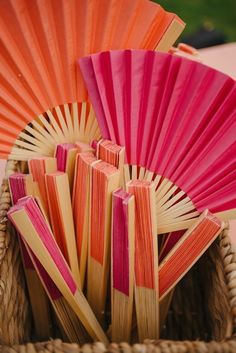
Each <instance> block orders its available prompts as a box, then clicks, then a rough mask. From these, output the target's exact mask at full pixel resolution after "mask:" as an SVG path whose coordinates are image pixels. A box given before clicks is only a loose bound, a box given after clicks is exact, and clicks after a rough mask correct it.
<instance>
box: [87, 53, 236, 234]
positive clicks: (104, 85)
mask: <svg viewBox="0 0 236 353" xmlns="http://www.w3.org/2000/svg"><path fill="white" fill-rule="evenodd" d="M80 67H81V69H82V73H83V75H84V78H85V81H86V84H87V87H88V91H89V95H90V99H91V102H92V104H93V107H94V109H95V113H96V117H97V119H98V123H99V126H100V129H101V133H102V136H103V138H106V139H110V140H112V141H113V142H115V143H117V144H119V145H121V146H125V151H126V167H125V171H126V172H125V179H126V181H128V180H129V179H137V178H138V179H147V180H149V181H151V180H152V181H153V182H154V183H155V188H156V204H157V219H158V225H157V232H158V233H166V232H171V231H174V230H179V229H187V228H188V227H189V226H190V225H191V224H192V222H193V220H194V219H195V218H196V217H197V216H198V215H199V213H200V212H202V211H203V210H204V209H206V208H207V209H209V210H210V211H211V212H213V213H217V216H218V217H220V218H223V219H229V218H230V217H235V209H236V168H235V165H236V153H235V152H236V83H235V81H234V80H233V79H231V78H229V77H228V76H226V75H224V74H222V73H220V72H217V71H216V70H214V69H211V68H209V67H206V66H204V65H202V64H200V63H197V62H194V61H190V60H187V59H185V58H181V57H175V56H172V55H170V54H164V53H157V52H152V51H144V50H124V51H110V52H103V53H99V54H94V55H91V56H89V57H86V58H83V59H81V60H80ZM218 213H219V214H218Z"/></svg>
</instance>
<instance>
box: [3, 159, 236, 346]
mask: <svg viewBox="0 0 236 353" xmlns="http://www.w3.org/2000/svg"><path fill="white" fill-rule="evenodd" d="M17 169H19V165H18V164H17V163H16V162H13V161H9V162H8V164H7V169H6V178H5V179H4V182H3V185H2V189H1V196H0V212H1V214H0V218H1V222H0V344H2V346H0V352H3V353H10V352H11V353H14V352H19V353H24V352H27V353H35V352H40V353H44V352H45V353H46V352H47V353H48V352H55V353H63V352H65V353H76V352H84V353H90V352H94V353H102V352H108V351H109V352H114V353H115V352H120V351H123V352H124V353H126V352H127V353H129V352H131V351H133V352H135V353H148V352H150V353H151V352H152V353H154V352H155V353H161V352H163V353H169V352H173V353H177V352H181V353H185V352H186V353H187V352H191V353H193V352H204V353H206V352H212V353H213V352H217V353H218V352H224V353H226V352H232V353H233V352H236V339H234V334H235V333H236V253H235V252H234V250H233V247H232V245H231V243H230V239H229V237H228V235H227V233H228V229H225V230H224V231H223V232H222V234H221V235H220V237H219V238H218V239H217V241H215V242H214V244H213V245H212V246H211V248H210V249H209V250H208V252H207V253H206V254H205V255H204V256H202V257H201V259H200V260H199V261H198V263H197V264H196V265H195V266H194V267H193V269H192V270H191V271H190V272H189V273H188V274H187V275H186V276H185V277H184V278H183V280H182V281H181V282H180V284H179V285H178V286H177V287H176V289H175V293H174V296H173V300H172V304H171V307H170V310H169V313H168V317H167V320H166V323H165V326H164V327H163V330H162V335H161V337H162V339H161V340H160V341H157V342H153V341H146V342H144V343H143V344H134V345H133V346H131V345H129V344H128V343H121V344H119V345H118V344H114V343H112V344H110V345H109V347H105V346H104V345H103V344H102V343H95V344H93V345H90V344H88V345H84V346H83V347H81V348H80V347H79V346H78V345H77V344H68V343H63V342H62V341H61V340H60V339H54V340H53V339H52V340H51V341H49V342H44V343H26V342H29V341H30V340H32V337H33V336H32V327H33V325H32V319H31V311H30V306H29V304H28V297H27V292H26V288H25V281H24V274H23V269H22V264H21V258H20V253H19V247H18V242H17V238H16V236H15V235H14V232H13V231H12V229H11V228H10V226H9V224H8V223H7V219H6V212H7V210H8V208H9V205H10V195H9V190H8V183H7V178H8V176H9V175H10V174H11V173H13V172H14V171H16V170H17Z"/></svg>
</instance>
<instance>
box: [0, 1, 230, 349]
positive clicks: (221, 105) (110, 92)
mask: <svg viewBox="0 0 236 353" xmlns="http://www.w3.org/2000/svg"><path fill="white" fill-rule="evenodd" d="M0 15H1V16H0V20H1V24H0V28H1V29H0V32H1V33H0V34H1V38H2V42H1V56H2V58H1V64H0V73H1V76H0V86H1V90H2V94H1V103H0V124H1V133H0V155H1V157H2V158H8V159H14V160H19V161H26V164H25V173H24V174H23V173H21V172H19V173H15V174H12V175H11V176H10V177H9V186H10V191H11V197H12V204H13V206H12V208H11V209H10V210H9V212H8V218H9V220H10V221H11V222H12V224H13V225H14V227H15V229H16V232H17V234H18V237H19V242H20V247H21V253H22V259H23V264H24V269H25V275H26V281H27V286H28V291H29V297H30V301H31V306H32V311H33V316H34V319H35V330H36V334H37V335H38V337H39V338H45V337H50V336H51V326H50V320H49V316H50V315H49V306H48V305H49V303H48V299H47V298H49V300H50V303H51V305H52V307H53V309H54V311H55V313H56V317H57V320H58V324H59V326H60V328H61V332H62V335H64V337H65V339H67V340H69V341H70V342H79V343H85V342H89V341H91V340H95V341H96V340H99V341H102V342H104V343H108V341H109V340H112V341H114V342H122V341H126V342H131V341H137V340H138V341H143V340H144V339H145V338H149V339H158V338H159V337H160V332H161V329H162V326H163V323H164V322H165V317H166V313H167V311H168V306H169V304H170V301H171V298H172V295H173V292H174V287H175V286H176V284H177V283H178V282H179V281H180V280H181V278H182V277H183V276H184V275H185V274H186V273H187V271H188V270H189V269H190V268H191V267H192V266H193V265H194V264H195V263H196V261H197V260H198V259H199V258H200V256H201V255H202V254H203V253H204V252H205V251H206V250H207V249H208V248H209V246H210V245H211V244H212V242H213V241H214V240H215V239H216V238H217V236H218V235H219V234H220V233H221V231H222V229H223V228H224V226H225V223H224V222H225V221H228V220H229V219H232V218H235V216H236V178H235V177H236V153H235V152H236V82H235V81H234V80H233V79H231V78H229V77H227V76H226V75H224V74H222V73H220V72H217V71H215V70H213V69H211V68H208V67H206V66H204V65H202V64H201V63H199V62H196V61H191V60H188V59H185V58H183V57H179V56H174V55H172V54H169V53H164V51H168V50H169V49H170V47H171V45H172V44H173V43H174V42H175V40H176V39H177V37H178V36H179V34H180V33H181V31H182V30H183V28H184V23H183V22H182V21H181V20H180V19H179V18H178V17H177V16H176V15H174V14H171V13H168V12H166V11H164V10H163V9H162V8H161V7H160V6H159V5H157V4H154V3H152V2H149V1H147V0H125V1H124V0H110V1H108V0H104V1H101V2H100V1H96V0H92V1H87V0H70V1H64V0H57V1H56V0H47V1H37V0H33V1H32V2H28V1H27V0H12V1H8V0H4V1H3V3H2V4H1V9H0ZM8 23H11V24H12V25H11V26H9V25H8ZM153 49H157V51H154V50H153ZM104 50H106V51H104ZM86 55H88V56H86ZM47 318H48V319H47Z"/></svg>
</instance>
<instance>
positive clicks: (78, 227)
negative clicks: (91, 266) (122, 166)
mask: <svg viewBox="0 0 236 353" xmlns="http://www.w3.org/2000/svg"><path fill="white" fill-rule="evenodd" d="M96 163H98V160H97V158H96V157H95V155H94V154H93V152H91V151H88V152H82V153H78V154H77V156H76V163H75V178H74V187H73V196H72V208H73V216H74V224H75V235H76V245H77V253H78V257H79V268H80V277H81V287H82V289H83V288H84V282H85V274H86V270H87V259H88V239H89V222H90V200H91V172H92V166H93V165H94V164H96Z"/></svg>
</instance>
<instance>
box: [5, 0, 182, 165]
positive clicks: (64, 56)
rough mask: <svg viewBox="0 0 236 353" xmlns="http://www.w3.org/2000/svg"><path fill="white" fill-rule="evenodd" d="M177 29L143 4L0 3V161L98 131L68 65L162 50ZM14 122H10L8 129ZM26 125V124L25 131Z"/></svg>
mask: <svg viewBox="0 0 236 353" xmlns="http://www.w3.org/2000/svg"><path fill="white" fill-rule="evenodd" d="M183 28H184V24H183V22H182V21H181V20H180V19H179V18H178V17H177V16H176V15H174V14H171V13H168V12H166V11H164V10H163V9H162V8H161V6H159V5H157V4H155V3H153V2H151V1H148V0H103V1H97V0H92V1H90V0H68V1H65V0H31V1H28V0H3V1H1V7H0V37H1V43H0V52H1V57H0V62H1V64H0V74H1V78H0V89H1V103H0V124H1V135H0V157H1V158H8V157H9V156H10V158H14V159H17V160H18V159H19V160H25V159H27V158H28V157H30V156H35V155H42V154H43V155H52V154H53V152H54V146H55V144H57V143H63V142H68V143H74V142H76V141H78V140H79V141H82V142H90V141H91V140H92V139H98V138H99V131H98V127H97V123H96V120H95V118H94V115H93V113H92V112H91V110H90V106H89V105H88V104H87V103H83V104H82V103H78V102H84V101H86V100H87V91H86V89H85V86H84V83H83V80H82V76H81V73H80V70H79V68H78V67H77V65H76V60H77V59H78V58H80V57H82V56H84V55H88V54H90V53H95V52H98V51H101V50H110V49H119V48H149V49H154V48H158V49H160V50H168V49H169V48H170V47H171V45H172V44H173V42H174V41H175V40H176V39H177V37H178V36H179V34H180V33H181V32H182V30H183ZM13 122H14V123H13ZM29 123H31V125H28V124H29Z"/></svg>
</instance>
